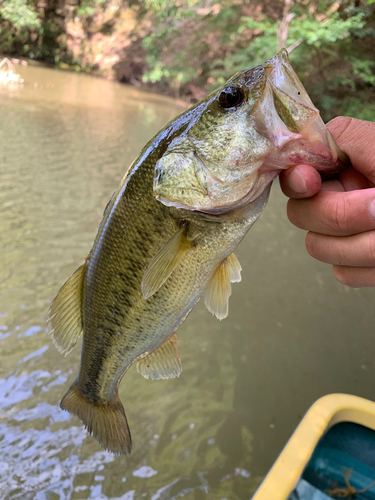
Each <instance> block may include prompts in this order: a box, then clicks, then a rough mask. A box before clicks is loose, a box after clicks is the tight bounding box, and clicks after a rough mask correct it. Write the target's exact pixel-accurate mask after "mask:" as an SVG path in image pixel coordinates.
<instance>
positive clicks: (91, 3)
mask: <svg viewBox="0 0 375 500" xmlns="http://www.w3.org/2000/svg"><path fill="white" fill-rule="evenodd" d="M105 1H106V0H83V2H81V4H80V5H79V7H78V9H77V16H79V17H89V16H93V15H94V14H95V10H96V7H97V6H98V5H99V6H100V5H101V4H103V3H105Z"/></svg>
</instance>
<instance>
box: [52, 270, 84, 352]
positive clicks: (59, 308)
mask: <svg viewBox="0 0 375 500" xmlns="http://www.w3.org/2000/svg"><path fill="white" fill-rule="evenodd" d="M85 266H86V262H85V263H84V264H82V266H80V267H79V268H78V269H77V270H76V271H75V273H74V274H73V275H72V276H71V277H70V278H69V279H68V281H67V282H66V283H65V284H64V285H63V286H62V287H61V288H60V291H59V293H58V294H57V295H56V297H55V299H54V301H53V302H52V304H51V307H50V310H49V311H48V319H47V323H48V325H49V333H50V334H51V335H52V341H53V343H54V344H55V346H56V348H57V350H58V351H59V352H61V353H64V354H65V356H66V355H67V354H69V353H70V351H71V350H72V349H73V347H74V345H75V344H76V342H77V340H78V338H79V336H80V335H81V334H82V313H81V305H82V285H83V276H84V272H85Z"/></svg>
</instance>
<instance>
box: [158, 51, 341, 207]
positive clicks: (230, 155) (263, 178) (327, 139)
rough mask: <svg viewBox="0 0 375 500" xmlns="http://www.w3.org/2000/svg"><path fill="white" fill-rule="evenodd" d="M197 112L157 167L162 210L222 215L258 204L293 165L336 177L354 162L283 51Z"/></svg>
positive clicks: (229, 84) (243, 73)
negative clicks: (342, 147) (163, 207)
mask: <svg viewBox="0 0 375 500" xmlns="http://www.w3.org/2000/svg"><path fill="white" fill-rule="evenodd" d="M195 110H196V112H195V113H192V114H191V118H190V121H189V124H188V125H187V126H186V127H185V128H184V130H183V133H181V134H180V135H179V136H178V137H175V138H174V139H173V140H172V141H171V142H170V144H169V146H168V148H167V150H166V151H165V153H164V154H163V156H162V158H160V160H159V161H158V162H157V164H156V168H155V179H154V195H155V196H156V198H157V199H158V200H159V201H161V202H162V203H163V204H164V205H167V206H173V207H176V208H184V209H188V210H191V211H199V212H204V213H208V214H222V213H226V212H229V211H232V210H234V209H236V208H240V207H243V206H246V205H247V204H249V203H252V202H253V201H254V200H256V199H257V198H258V197H259V196H260V195H261V194H262V192H263V191H264V190H265V188H266V187H267V186H268V185H269V184H270V183H271V182H272V180H273V179H274V178H275V177H276V176H277V175H278V174H279V173H280V172H281V171H282V170H285V169H287V168H290V167H292V166H295V165H298V164H301V163H303V164H306V165H311V166H313V167H315V168H316V169H317V170H319V171H325V172H330V173H334V172H338V171H340V170H341V169H343V168H345V167H347V166H348V165H349V160H348V158H347V157H346V155H345V154H344V153H343V152H342V151H341V150H340V149H339V148H338V146H337V145H336V143H335V141H334V140H333V138H332V136H331V134H330V132H329V130H328V129H327V127H326V125H325V124H324V122H323V120H322V118H321V117H320V114H319V111H318V110H317V109H316V107H315V106H314V105H313V103H312V101H311V99H310V97H309V96H308V94H307V92H306V90H305V88H304V87H303V85H302V83H301V82H300V80H299V78H298V77H297V75H296V73H295V72H294V70H293V68H292V66H291V64H290V62H289V58H288V53H287V51H286V50H285V49H284V50H282V51H281V52H279V53H278V54H276V55H275V56H274V57H272V58H271V59H270V60H268V61H267V62H265V63H264V64H262V65H260V66H256V67H255V68H252V69H249V70H245V71H241V72H239V73H237V74H236V75H234V76H233V77H232V78H231V79H230V80H228V82H227V83H226V84H225V85H224V86H223V87H221V88H220V89H218V90H217V91H215V92H213V93H212V94H211V95H209V96H208V97H207V98H206V99H205V100H203V101H201V102H200V103H198V104H197V105H196V106H195Z"/></svg>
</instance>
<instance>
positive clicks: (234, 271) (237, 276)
mask: <svg viewBox="0 0 375 500" xmlns="http://www.w3.org/2000/svg"><path fill="white" fill-rule="evenodd" d="M227 261H228V266H229V279H230V282H231V283H239V282H240V281H241V271H242V267H241V264H240V263H239V260H238V259H237V257H236V256H235V254H234V253H231V254H230V255H229V257H227Z"/></svg>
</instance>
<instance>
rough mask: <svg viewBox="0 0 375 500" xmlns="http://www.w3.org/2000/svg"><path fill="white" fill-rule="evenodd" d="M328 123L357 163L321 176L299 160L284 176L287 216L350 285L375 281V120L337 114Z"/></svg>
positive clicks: (310, 246)
mask: <svg viewBox="0 0 375 500" xmlns="http://www.w3.org/2000/svg"><path fill="white" fill-rule="evenodd" d="M328 127H329V129H330V131H331V133H332V135H333V137H334V139H335V141H336V142H337V144H338V145H339V146H340V148H341V149H342V150H343V151H344V152H345V153H346V154H347V155H348V156H349V158H350V159H351V162H352V165H353V167H351V168H349V169H348V170H345V171H344V172H342V173H341V174H339V175H338V176H337V177H336V178H335V179H334V180H328V181H322V179H321V178H320V175H319V174H318V172H317V171H316V170H315V169H313V168H312V167H308V166H306V165H298V166H297V167H294V168H292V169H288V170H287V171H285V172H283V173H282V174H281V176H280V183H281V188H282V190H283V192H284V193H285V194H286V196H288V197H289V198H291V199H290V200H289V201H288V206H287V211H288V217H289V220H290V221H291V222H292V223H293V224H294V225H296V226H297V227H299V228H301V229H305V230H307V231H309V232H308V234H307V236H306V248H307V251H308V252H309V254H310V255H311V256H312V257H315V258H316V259H318V260H320V261H322V262H326V263H327V264H332V265H333V274H334V275H335V277H336V279H337V280H338V281H340V282H341V283H344V284H346V285H349V286H352V287H362V286H375V188H374V185H375V184H374V183H375V123H372V122H368V121H362V120H356V119H354V118H349V117H338V118H335V119H334V120H332V121H331V122H330V123H329V124H328Z"/></svg>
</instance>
